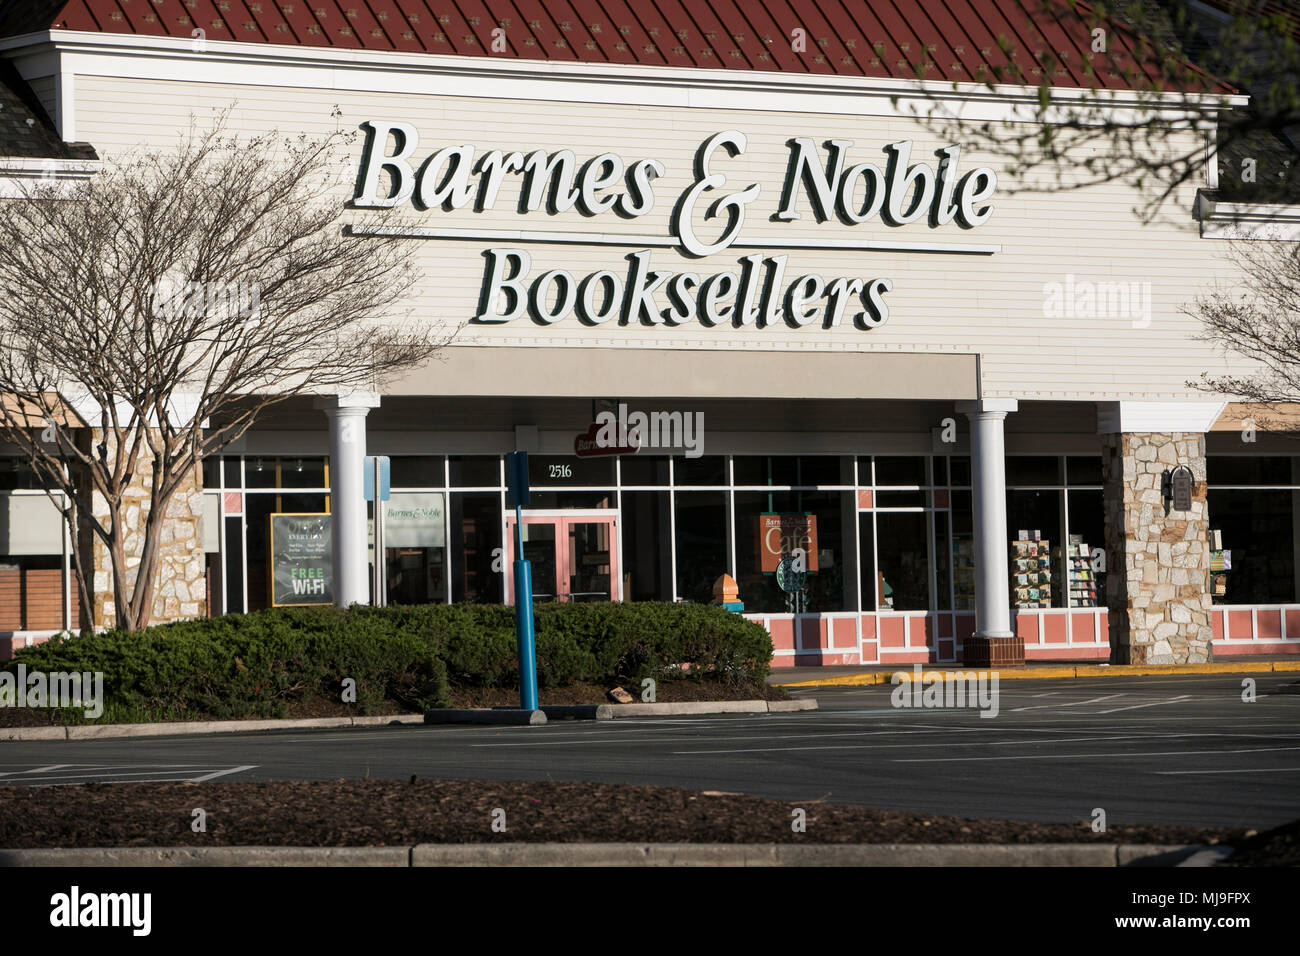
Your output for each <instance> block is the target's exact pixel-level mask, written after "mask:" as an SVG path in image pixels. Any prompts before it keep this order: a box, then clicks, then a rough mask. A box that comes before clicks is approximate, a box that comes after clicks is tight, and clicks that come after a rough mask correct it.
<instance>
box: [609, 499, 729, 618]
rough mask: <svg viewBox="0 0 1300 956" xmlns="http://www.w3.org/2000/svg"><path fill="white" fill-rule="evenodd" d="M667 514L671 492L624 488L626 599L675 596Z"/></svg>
mask: <svg viewBox="0 0 1300 956" xmlns="http://www.w3.org/2000/svg"><path fill="white" fill-rule="evenodd" d="M668 517H669V511H668V492H666V491H625V492H623V598H624V600H628V601H671V600H672V599H673V589H672V565H671V556H672V551H671V548H672V540H673V538H672V526H671V525H670V523H669V520H668ZM710 600H712V595H710Z"/></svg>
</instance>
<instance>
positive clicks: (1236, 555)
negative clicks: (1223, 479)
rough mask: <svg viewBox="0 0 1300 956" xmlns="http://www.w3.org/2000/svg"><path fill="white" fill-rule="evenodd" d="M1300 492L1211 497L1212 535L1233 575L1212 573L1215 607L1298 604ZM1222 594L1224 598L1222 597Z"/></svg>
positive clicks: (1235, 493) (1218, 493) (1212, 491)
mask: <svg viewBox="0 0 1300 956" xmlns="http://www.w3.org/2000/svg"><path fill="white" fill-rule="evenodd" d="M1298 505H1300V491H1222V490H1218V491H1216V490H1215V489H1214V488H1210V491H1209V512H1210V530H1211V533H1213V532H1214V531H1219V532H1221V534H1222V538H1223V550H1224V551H1225V552H1226V555H1225V557H1227V558H1228V563H1231V565H1232V567H1231V569H1230V570H1229V569H1226V568H1225V569H1224V570H1223V571H1212V572H1211V575H1212V578H1213V582H1212V583H1213V585H1214V588H1213V590H1214V591H1215V592H1216V594H1215V598H1214V599H1215V602H1216V603H1221V604H1290V603H1293V602H1294V601H1295V599H1296V594H1297V590H1298V589H1297V587H1296V536H1295V514H1296V508H1297V506H1298ZM1220 590H1222V591H1223V593H1222V594H1218V593H1217V592H1218V591H1220Z"/></svg>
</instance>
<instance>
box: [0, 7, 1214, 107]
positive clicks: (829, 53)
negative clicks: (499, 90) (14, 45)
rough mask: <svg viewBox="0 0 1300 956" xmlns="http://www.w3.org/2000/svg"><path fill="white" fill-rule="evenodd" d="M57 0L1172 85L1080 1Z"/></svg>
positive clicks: (735, 55)
mask: <svg viewBox="0 0 1300 956" xmlns="http://www.w3.org/2000/svg"><path fill="white" fill-rule="evenodd" d="M33 2H34V0H0V22H3V20H4V19H5V18H4V13H5V8H6V7H7V6H9V5H10V4H11V3H14V4H19V3H21V4H23V5H24V6H28V5H30V4H31V3H33ZM35 2H38V3H39V2H40V0H35ZM46 2H47V3H48V5H49V9H50V13H49V16H48V21H47V22H48V25H47V27H46V28H52V29H60V30H82V31H98V32H102V33H117V34H138V35H148V36H172V37H184V38H187V39H188V38H191V37H192V36H194V35H195V34H194V32H193V31H195V30H203V31H204V33H203V36H204V37H205V38H206V39H208V40H237V41H242V42H249V43H272V44H285V45H298V46H310V47H338V48H342V49H365V50H396V51H401V52H405V53H440V54H447V55H457V56H483V57H514V58H518V59H526V60H550V61H555V62H587V63H617V64H641V65H646V66H681V67H703V68H711V69H737V70H769V71H779V72H786V73H803V74H825V75H839V76H853V77H880V78H894V79H916V78H917V77H918V76H919V77H922V78H924V79H927V80H942V81H949V82H951V81H959V82H983V81H985V80H988V79H993V80H996V81H999V82H1006V83H1021V84H1026V85H1030V86H1038V85H1040V84H1041V83H1042V82H1043V80H1044V78H1046V79H1048V80H1049V81H1050V82H1051V83H1052V85H1054V86H1060V87H1083V88H1090V87H1098V86H1099V87H1103V88H1109V89H1129V88H1132V87H1133V86H1134V85H1143V86H1145V85H1147V84H1149V83H1152V82H1156V81H1157V77H1156V76H1155V75H1154V70H1153V68H1151V67H1150V66H1149V65H1147V64H1145V63H1143V62H1142V60H1143V59H1144V58H1142V57H1141V56H1140V54H1139V53H1138V50H1139V47H1138V45H1137V43H1136V41H1135V38H1134V36H1133V35H1132V33H1131V32H1129V31H1127V30H1126V29H1124V28H1123V27H1120V26H1114V27H1113V28H1111V29H1110V30H1108V45H1107V52H1105V53H1094V52H1092V32H1091V31H1092V27H1093V24H1091V23H1089V21H1088V19H1087V17H1088V16H1089V9H1088V8H1087V6H1086V4H1083V3H1077V2H1071V0H1046V2H1044V0H765V2H762V3H757V2H753V0H46ZM28 8H29V9H30V7H28ZM9 9H10V12H12V10H13V7H9ZM798 30H802V31H804V33H803V34H802V39H803V43H802V48H799V47H800V45H799V44H798V43H796V40H797V39H798V38H799V37H800V34H798V33H797V32H796V31H798ZM494 42H495V48H494ZM1180 85H1181V86H1182V87H1183V88H1184V89H1187V88H1191V87H1196V88H1206V87H1212V88H1217V89H1223V88H1224V87H1222V85H1220V84H1217V83H1214V82H1213V81H1209V82H1207V83H1201V82H1199V81H1195V82H1189V83H1185V84H1180Z"/></svg>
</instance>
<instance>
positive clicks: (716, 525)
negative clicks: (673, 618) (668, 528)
mask: <svg viewBox="0 0 1300 956" xmlns="http://www.w3.org/2000/svg"><path fill="white" fill-rule="evenodd" d="M674 507H675V510H676V517H677V520H676V522H675V525H676V526H675V528H674V531H675V537H676V540H677V552H676V557H677V596H678V597H679V598H680V599H682V600H684V601H692V602H695V603H697V604H708V603H710V602H711V601H712V600H713V582H714V581H716V580H717V579H718V577H719V576H721V575H722V574H725V573H726V571H727V494H726V492H723V491H688V492H680V491H679V492H676V499H675V502H674ZM665 544H666V542H665ZM740 599H741V600H742V601H746V602H748V597H747V596H746V595H745V592H744V590H743V588H742V590H741V592H740ZM746 608H748V603H746Z"/></svg>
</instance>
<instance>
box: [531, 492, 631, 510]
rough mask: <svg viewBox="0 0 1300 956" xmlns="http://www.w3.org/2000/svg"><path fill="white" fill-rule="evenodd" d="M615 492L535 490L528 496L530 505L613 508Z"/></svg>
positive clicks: (538, 507)
mask: <svg viewBox="0 0 1300 956" xmlns="http://www.w3.org/2000/svg"><path fill="white" fill-rule="evenodd" d="M614 494H615V493H614V492H613V491H533V492H532V494H530V495H529V497H528V507H529V508H534V509H540V508H613V507H614V504H615V501H614ZM511 513H512V514H513V511H512V512H511Z"/></svg>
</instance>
